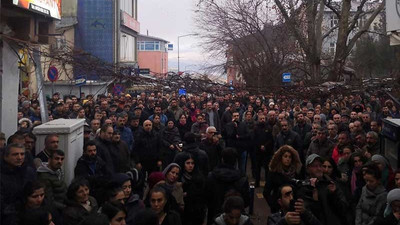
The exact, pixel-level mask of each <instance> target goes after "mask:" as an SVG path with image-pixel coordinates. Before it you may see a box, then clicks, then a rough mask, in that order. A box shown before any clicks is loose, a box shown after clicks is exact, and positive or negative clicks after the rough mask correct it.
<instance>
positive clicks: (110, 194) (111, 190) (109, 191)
mask: <svg viewBox="0 0 400 225" xmlns="http://www.w3.org/2000/svg"><path fill="white" fill-rule="evenodd" d="M121 191H124V189H122V187H121V185H120V184H118V183H116V182H111V183H109V184H108V185H107V187H106V193H105V195H106V199H105V200H106V201H110V199H111V198H114V197H115V196H117V194H118V193H119V192H121Z"/></svg>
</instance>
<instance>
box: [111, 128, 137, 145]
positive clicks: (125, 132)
mask: <svg viewBox="0 0 400 225" xmlns="http://www.w3.org/2000/svg"><path fill="white" fill-rule="evenodd" d="M114 130H119V131H120V133H121V140H123V141H125V142H126V144H128V147H129V151H132V147H133V141H134V140H133V133H132V130H131V128H129V127H125V126H124V127H117V126H115V127H114Z"/></svg>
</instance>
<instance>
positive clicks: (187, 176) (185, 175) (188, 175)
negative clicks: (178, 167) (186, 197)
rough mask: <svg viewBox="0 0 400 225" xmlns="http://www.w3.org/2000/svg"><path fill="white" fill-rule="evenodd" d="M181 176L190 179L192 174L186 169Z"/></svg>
mask: <svg viewBox="0 0 400 225" xmlns="http://www.w3.org/2000/svg"><path fill="white" fill-rule="evenodd" d="M183 178H184V179H185V180H192V175H191V174H190V173H188V172H186V171H184V172H183Z"/></svg>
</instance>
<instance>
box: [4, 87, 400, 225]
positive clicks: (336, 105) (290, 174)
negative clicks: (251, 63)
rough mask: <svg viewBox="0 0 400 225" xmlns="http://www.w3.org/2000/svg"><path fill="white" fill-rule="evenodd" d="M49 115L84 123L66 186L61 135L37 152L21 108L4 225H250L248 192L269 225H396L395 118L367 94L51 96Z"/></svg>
mask: <svg viewBox="0 0 400 225" xmlns="http://www.w3.org/2000/svg"><path fill="white" fill-rule="evenodd" d="M303 94H304V93H303ZM303 96H304V95H303ZM45 111H46V112H48V115H47V116H48V118H49V120H55V119H60V118H64V119H84V120H85V126H84V146H83V149H68V151H82V156H81V157H80V158H79V160H78V161H77V162H76V167H75V168H73V170H74V174H75V179H74V180H73V181H72V182H71V184H69V185H67V184H66V183H65V181H64V171H63V165H64V161H65V160H68V159H66V158H65V156H66V154H65V152H64V151H66V149H60V148H59V141H60V137H59V136H58V135H57V134H50V135H47V136H46V138H45V141H44V146H45V147H44V149H35V143H36V141H37V138H36V136H35V135H34V134H33V133H32V130H33V128H34V127H35V126H38V125H40V124H41V123H42V121H41V120H42V116H43V115H41V109H40V104H39V101H38V97H37V95H35V94H34V95H32V97H31V98H27V97H26V96H20V97H19V109H18V121H17V122H18V124H17V126H18V131H17V132H16V133H15V134H13V135H11V136H10V137H5V136H4V134H3V133H2V134H1V135H0V148H2V149H1V153H2V155H1V221H2V224H25V225H29V224H34V225H39V224H46V225H47V224H56V225H61V224H66V225H73V224H74V225H75V224H112V225H117V224H163V225H166V224H176V225H179V224H188V225H190V224H199V225H200V224H217V225H223V224H227V225H237V224H240V225H242V224H252V222H251V220H250V217H249V215H247V213H246V210H245V208H246V207H248V206H249V204H250V202H251V200H250V199H251V196H250V192H249V180H252V181H254V185H255V187H256V188H258V187H260V186H264V190H263V195H264V198H265V199H266V204H268V206H269V208H270V210H271V215H270V216H269V218H268V224H313V225H314V224H315V225H317V224H323V225H331V224H332V225H333V224H349V225H351V224H356V225H366V224H397V223H398V221H399V219H400V189H398V188H399V187H400V171H398V170H396V168H392V167H391V165H390V163H389V161H388V160H387V159H386V158H385V156H384V155H382V154H381V153H382V151H381V149H382V144H383V137H382V134H381V129H382V126H383V119H387V118H400V112H399V110H398V109H397V106H396V104H395V103H394V102H393V101H392V100H390V99H388V98H387V97H385V96H383V95H379V94H377V93H363V94H348V95H346V94H332V95H329V96H319V95H312V94H311V93H310V95H309V97H308V98H305V97H300V96H297V95H296V93H285V94H282V93H270V94H266V95H250V94H248V93H242V92H240V93H236V94H226V95H224V96H214V95H212V94H210V93H201V94H198V95H188V96H185V95H182V96H178V95H177V94H176V93H171V94H162V93H147V94H146V93H141V94H140V95H137V96H131V95H130V94H124V93H121V94H118V95H112V94H108V95H98V96H96V97H95V96H92V95H87V96H85V95H84V94H83V95H82V96H80V97H79V98H78V97H77V96H71V95H64V96H62V98H61V96H60V94H59V93H54V94H53V95H52V97H51V98H50V99H48V101H47V108H46V110H45ZM248 164H249V165H251V166H250V167H249V168H247V165H248ZM70 169H71V168H70ZM246 170H250V171H246ZM263 175H264V176H263ZM266 213H267V212H266ZM265 223H267V221H265Z"/></svg>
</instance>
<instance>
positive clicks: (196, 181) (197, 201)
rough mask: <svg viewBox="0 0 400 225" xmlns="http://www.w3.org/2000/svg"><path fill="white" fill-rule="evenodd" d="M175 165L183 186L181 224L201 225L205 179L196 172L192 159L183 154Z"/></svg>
mask: <svg viewBox="0 0 400 225" xmlns="http://www.w3.org/2000/svg"><path fill="white" fill-rule="evenodd" d="M176 163H177V164H178V165H179V166H180V167H181V168H182V170H181V175H180V180H181V182H182V184H183V186H182V187H183V193H184V199H183V200H184V202H185V209H184V212H183V217H182V222H183V224H187V225H201V224H203V222H204V221H205V219H206V218H205V216H206V208H207V205H206V193H205V177H204V176H203V174H202V173H200V171H199V170H198V167H197V165H196V162H195V159H194V157H193V156H192V155H191V154H190V153H185V154H184V155H183V156H182V157H181V159H180V161H179V162H178V161H176Z"/></svg>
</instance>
